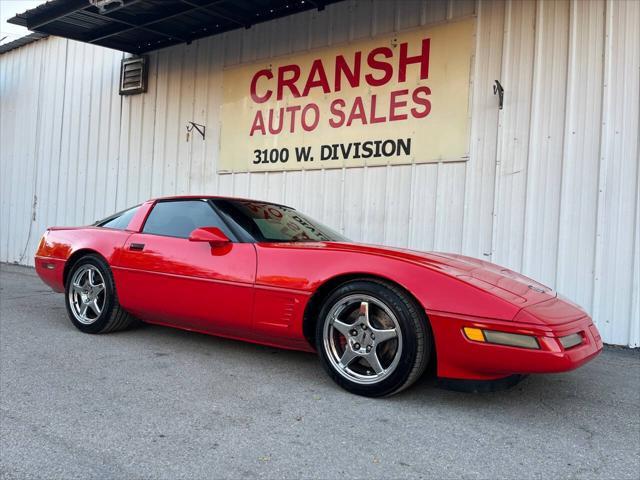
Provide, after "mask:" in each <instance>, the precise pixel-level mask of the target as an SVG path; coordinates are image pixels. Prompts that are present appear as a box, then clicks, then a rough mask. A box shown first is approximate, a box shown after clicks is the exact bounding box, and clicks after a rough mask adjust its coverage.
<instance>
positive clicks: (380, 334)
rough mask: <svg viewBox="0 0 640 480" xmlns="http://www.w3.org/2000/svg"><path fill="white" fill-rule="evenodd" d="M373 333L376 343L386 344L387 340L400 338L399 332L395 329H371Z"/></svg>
mask: <svg viewBox="0 0 640 480" xmlns="http://www.w3.org/2000/svg"><path fill="white" fill-rule="evenodd" d="M371 333H373V334H374V335H375V336H376V343H382V342H386V341H387V340H391V339H392V338H396V337H397V336H398V332H397V330H396V329H395V328H390V329H388V330H387V329H385V330H378V329H377V328H373V327H372V328H371Z"/></svg>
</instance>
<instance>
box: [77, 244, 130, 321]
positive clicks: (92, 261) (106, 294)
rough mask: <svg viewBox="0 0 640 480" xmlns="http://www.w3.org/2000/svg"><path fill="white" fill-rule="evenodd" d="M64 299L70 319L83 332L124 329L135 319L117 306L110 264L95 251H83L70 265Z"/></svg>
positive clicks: (118, 304)
mask: <svg viewBox="0 0 640 480" xmlns="http://www.w3.org/2000/svg"><path fill="white" fill-rule="evenodd" d="M65 299H66V301H65V304H66V307H67V313H68V315H69V318H70V319H71V322H72V323H73V324H74V325H75V326H76V328H78V330H81V331H83V332H85V333H106V332H113V331H116V330H123V329H125V328H128V327H130V326H132V325H133V324H134V323H136V322H137V321H136V319H135V318H134V317H133V316H131V315H130V314H129V313H127V312H126V311H125V310H123V309H122V307H121V306H120V303H119V302H118V296H117V294H116V287H115V284H114V282H113V276H112V274H111V270H110V269H109V265H107V263H106V262H105V261H104V260H103V259H102V258H101V257H99V256H97V255H86V256H84V257H82V258H80V259H79V260H78V261H76V262H75V263H74V264H73V265H72V266H71V270H70V272H69V275H68V276H67V282H66V285H65Z"/></svg>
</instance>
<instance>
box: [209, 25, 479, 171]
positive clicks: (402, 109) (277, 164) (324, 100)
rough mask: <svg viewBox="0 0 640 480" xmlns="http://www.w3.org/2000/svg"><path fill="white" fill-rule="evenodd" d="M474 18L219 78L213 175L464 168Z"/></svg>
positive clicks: (233, 71) (249, 66) (241, 69)
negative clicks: (431, 165) (460, 164)
mask: <svg viewBox="0 0 640 480" xmlns="http://www.w3.org/2000/svg"><path fill="white" fill-rule="evenodd" d="M474 34H475V19H467V20H464V21H459V22H453V23H445V24H440V25H437V26H432V27H429V28H419V29H413V30H407V31H404V32H400V33H397V34H394V35H386V36H380V37H375V38H367V39H365V40H359V41H355V42H351V43H348V44H342V45H337V46H331V47H328V48H322V49H316V50H311V51H306V52H304V53H300V54H296V55H291V56H284V57H277V58H271V59H268V60H263V61H260V62H256V63H251V64H243V65H240V66H235V67H231V68H228V69H225V71H224V73H223V104H222V112H221V117H222V130H221V140H220V157H219V161H218V172H219V173H226V172H247V171H251V172H259V171H260V172H261V171H277V170H301V169H318V168H338V167H357V166H364V165H387V164H394V165H397V164H409V163H425V162H447V161H461V160H466V159H467V158H468V154H469V82H470V68H471V57H472V51H473V45H474Z"/></svg>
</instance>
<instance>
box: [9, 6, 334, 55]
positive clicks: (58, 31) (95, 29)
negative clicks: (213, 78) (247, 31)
mask: <svg viewBox="0 0 640 480" xmlns="http://www.w3.org/2000/svg"><path fill="white" fill-rule="evenodd" d="M339 1H342V0H51V1H49V2H46V3H43V4H42V5H39V6H37V7H36V8H33V9H31V10H27V11H26V12H24V13H20V14H18V15H16V16H15V17H13V18H11V19H9V20H8V22H9V23H13V24H15V25H21V26H24V27H27V28H28V29H29V30H31V31H32V32H37V33H39V34H45V35H55V36H58V37H64V38H69V39H72V40H77V41H80V42H85V43H91V44H94V45H100V46H103V47H108V48H113V49H116V50H121V51H124V52H129V53H133V54H141V53H145V52H149V51H152V50H158V49H160V48H165V47H168V46H171V45H176V44H179V43H191V42H192V41H193V40H196V39H198V38H203V37H208V36H211V35H217V34H219V33H223V32H227V31H229V30H235V29H238V28H249V27H251V26H252V25H254V24H256V23H261V22H265V21H268V20H273V19H276V18H281V17H285V16H288V15H292V14H294V13H299V12H303V11H305V10H311V9H314V8H316V9H319V10H322V9H323V8H324V7H325V5H328V4H330V3H337V2H339Z"/></svg>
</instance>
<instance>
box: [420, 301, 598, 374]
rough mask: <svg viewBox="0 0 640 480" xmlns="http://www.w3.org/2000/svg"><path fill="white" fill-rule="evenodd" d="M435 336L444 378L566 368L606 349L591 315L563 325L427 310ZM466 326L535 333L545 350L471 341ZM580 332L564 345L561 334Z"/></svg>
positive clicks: (550, 371)
mask: <svg viewBox="0 0 640 480" xmlns="http://www.w3.org/2000/svg"><path fill="white" fill-rule="evenodd" d="M427 315H428V317H429V320H430V322H431V328H432V330H433V334H434V337H435V345H436V355H437V364H438V377H441V378H456V379H468V380H495V379H498V378H502V377H506V376H509V375H514V374H530V373H553V372H566V371H568V370H573V369H575V368H578V367H580V366H581V365H584V364H585V363H586V362H588V361H589V360H591V359H592V358H594V357H595V356H596V355H598V354H599V353H600V351H601V350H602V339H601V338H600V333H599V332H598V329H597V328H596V326H595V325H594V324H593V322H592V320H591V318H590V317H589V316H588V315H584V316H583V317H581V318H578V319H576V320H573V321H571V322H568V323H565V324H562V325H553V326H544V325H532V324H529V323H518V322H513V321H512V322H509V321H499V320H490V319H482V318H476V317H468V316H461V315H454V314H449V313H442V312H429V311H428V312H427ZM464 327H475V328H480V329H486V330H497V331H502V332H508V333H516V334H521V335H531V336H535V337H536V339H537V340H538V344H539V345H540V349H528V348H519V347H511V346H506V345H496V344H492V343H481V342H476V341H472V340H469V339H468V338H467V337H466V336H465V335H464V333H463V328H464ZM574 333H578V334H579V335H581V336H582V342H581V343H580V344H579V345H577V346H574V347H571V348H565V347H563V345H562V343H561V341H560V339H561V338H562V337H566V336H567V335H571V334H574Z"/></svg>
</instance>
